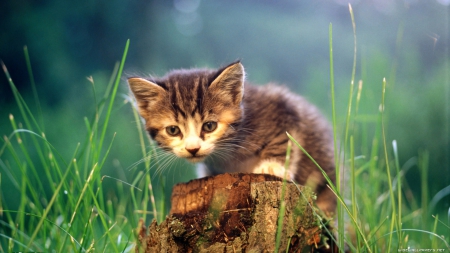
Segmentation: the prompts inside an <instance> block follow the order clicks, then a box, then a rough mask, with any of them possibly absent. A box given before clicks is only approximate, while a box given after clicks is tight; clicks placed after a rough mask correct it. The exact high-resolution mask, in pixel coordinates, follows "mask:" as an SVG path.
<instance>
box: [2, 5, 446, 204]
mask: <svg viewBox="0 0 450 253" xmlns="http://www.w3.org/2000/svg"><path fill="white" fill-rule="evenodd" d="M350 3H351V5H352V8H353V11H354V16H355V21H356V36H357V63H356V81H359V80H362V81H363V93H362V97H361V103H360V108H359V111H358V113H359V114H360V115H361V117H360V120H366V121H368V122H370V121H373V122H376V120H377V117H376V115H377V112H378V109H379V104H380V101H381V87H382V80H383V78H386V80H387V83H388V91H387V98H386V100H387V104H386V115H387V121H386V130H387V139H388V144H389V145H390V143H391V141H392V140H396V141H397V143H398V150H399V158H400V165H401V166H407V167H408V170H407V174H406V178H407V181H408V184H409V185H410V186H412V187H413V189H414V190H415V191H416V193H417V194H419V192H420V191H419V189H420V186H421V184H420V179H419V175H420V171H419V170H418V166H417V159H416V158H417V156H418V154H419V153H420V152H425V151H426V152H429V154H430V159H429V170H430V171H429V173H430V175H429V187H430V189H429V192H430V194H431V196H433V195H434V194H436V193H437V192H438V191H439V190H441V189H443V188H444V187H446V186H448V185H449V184H450V162H449V156H450V135H449V131H450V102H449V101H450V66H449V58H450V53H449V42H450V41H449V29H450V26H449V24H450V21H449V14H450V7H449V4H450V1H448V0H366V1H364V0H359V1H358V0H350ZM330 23H331V24H332V27H333V50H334V73H335V84H336V98H337V100H336V101H337V113H338V127H339V131H338V132H339V134H340V135H342V133H343V129H344V123H345V115H346V112H345V108H346V106H347V101H348V94H349V87H350V80H351V73H352V64H353V50H354V43H353V29H352V23H351V18H350V13H349V7H348V2H347V1H342V0H334V1H333V0H315V1H294V0H282V1H272V0H248V1H237V0H227V1H212V0H208V1H201V0H174V1H137V0H129V1H120V0H108V1H105V0H100V1H87V2H85V1H57V0H40V1H30V0H28V1H27V0H24V1H15V0H3V1H0V59H1V60H2V61H3V63H4V64H5V65H6V67H7V68H8V70H9V72H10V73H11V76H12V78H13V80H14V82H15V84H16V86H17V87H18V89H19V91H20V92H21V94H22V95H23V96H24V97H25V98H26V99H27V101H29V104H30V105H32V108H33V110H35V109H36V106H34V105H35V102H34V100H33V94H32V89H31V86H30V79H29V75H28V72H27V66H26V62H25V57H24V46H27V48H28V51H29V53H30V57H31V65H32V68H33V72H34V78H35V81H36V84H37V92H38V96H39V100H40V106H41V107H42V112H43V118H44V124H45V133H46V136H47V138H48V140H49V141H50V142H51V143H52V144H53V145H54V146H55V147H56V148H57V149H58V150H59V152H61V153H62V154H63V156H65V157H67V158H70V157H71V155H72V153H73V151H74V150H75V147H76V145H77V143H79V142H83V141H84V140H85V139H84V138H85V134H86V127H85V125H84V121H83V118H84V117H92V115H93V114H94V113H95V99H94V92H93V88H92V86H93V85H92V83H91V82H90V81H88V79H87V77H92V78H93V80H94V87H95V92H96V93H97V95H98V94H103V93H102V92H103V91H104V90H105V88H106V85H107V83H108V80H109V78H110V75H111V73H112V71H113V68H114V65H115V64H116V62H117V61H119V60H120V58H121V56H122V53H123V50H124V47H125V43H126V41H127V39H130V48H129V52H128V57H127V60H126V64H125V72H124V74H125V75H163V74H164V73H165V72H167V71H169V70H171V69H177V68H189V67H219V66H222V65H225V64H228V63H230V62H232V61H234V60H236V59H241V60H242V62H243V64H244V66H245V68H246V71H247V77H248V79H249V80H250V81H252V82H254V83H260V84H264V83H267V82H271V81H274V82H278V83H282V84H286V85H288V86H289V87H290V88H291V89H292V90H293V91H295V92H297V93H300V94H302V95H304V96H305V97H307V98H308V99H309V100H310V101H312V102H313V103H315V104H317V105H318V106H319V107H320V108H321V109H322V111H323V112H324V114H325V115H326V116H327V117H328V118H329V119H331V98H330V70H329V69H330V67H329V65H330V60H329V46H328V45H329V25H330ZM1 75H3V74H1ZM119 92H120V95H119V99H117V103H116V106H115V109H114V111H113V117H112V120H113V122H112V124H111V127H110V128H109V131H110V136H112V135H113V133H115V132H116V133H117V136H116V139H115V141H114V145H113V148H112V150H111V153H110V155H109V158H108V161H107V165H105V166H104V168H103V170H102V173H103V174H105V175H110V176H113V177H117V178H120V179H122V180H125V181H128V182H130V181H131V180H132V175H134V171H130V169H129V168H130V166H132V165H133V164H134V163H136V162H138V161H139V160H140V159H141V158H142V154H141V152H140V147H139V141H138V137H137V133H136V127H135V124H136V122H135V120H134V118H133V116H132V110H131V107H130V104H129V103H128V104H127V103H125V102H124V101H125V100H126V96H127V95H128V89H127V86H126V82H125V79H124V80H123V82H122V84H121V87H120V90H119ZM9 114H18V108H17V105H16V103H15V101H14V98H13V95H12V92H11V89H10V87H9V85H8V83H7V79H6V78H5V76H4V75H3V78H1V77H0V134H1V135H2V136H3V135H9V134H10V133H11V132H12V127H11V126H10V123H9V120H8V117H9ZM374 115H375V119H374ZM369 130H370V128H369ZM364 134H366V135H367V136H366V137H367V138H368V139H369V140H370V138H372V136H373V132H372V131H371V130H370V131H368V132H365V133H364V132H361V135H364ZM363 137H364V136H362V138H363ZM369 149H370V147H368V146H366V147H363V146H361V147H357V149H356V155H361V154H367V153H368V151H369ZM4 159H6V158H4ZM0 162H4V161H0ZM181 167H182V168H172V169H169V170H167V173H165V174H164V175H165V177H164V178H163V177H161V174H160V176H157V177H155V184H156V185H161V184H163V183H162V182H164V184H166V185H169V186H170V185H171V184H173V183H177V182H179V181H186V180H188V179H190V178H192V177H193V176H194V175H193V170H192V168H190V167H189V166H184V165H183V166H181ZM135 169H137V170H139V169H141V168H139V166H138V168H135ZM0 173H2V170H1V168H0ZM150 173H152V172H150ZM368 184H370V182H368ZM114 185H115V184H114V183H112V184H111V185H108V182H107V181H105V187H106V188H108V187H111V188H113V187H114ZM157 188H160V187H157ZM167 188H168V189H169V190H170V187H167ZM5 189H8V179H7V177H2V190H3V191H5ZM4 195H5V198H6V200H5V201H8V203H9V204H8V206H9V207H10V208H11V209H14V208H13V207H14V203H15V202H16V201H18V200H17V198H15V196H16V195H15V193H14V192H9V193H7V194H4ZM449 205H450V198H448V197H447V198H446V199H445V200H443V201H441V202H440V203H439V206H440V208H443V209H445V210H447V209H448V207H449Z"/></svg>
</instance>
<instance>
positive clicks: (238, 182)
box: [136, 173, 330, 252]
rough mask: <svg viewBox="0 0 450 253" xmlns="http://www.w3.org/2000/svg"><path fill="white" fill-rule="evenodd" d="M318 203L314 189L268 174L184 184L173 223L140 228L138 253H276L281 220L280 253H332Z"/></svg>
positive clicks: (219, 177) (176, 192) (223, 176)
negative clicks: (322, 224) (283, 180)
mask: <svg viewBox="0 0 450 253" xmlns="http://www.w3.org/2000/svg"><path fill="white" fill-rule="evenodd" d="M283 194H284V198H283V200H284V201H281V200H282V195H283ZM314 199H315V195H314V193H313V192H312V191H311V190H310V189H309V188H307V187H303V186H299V185H295V184H293V183H283V182H282V180H281V179H280V178H278V177H275V176H271V175H264V174H244V173H236V174H221V175H217V176H211V177H206V178H201V179H196V180H192V181H190V182H188V183H181V184H178V185H176V186H175V187H174V188H173V192H172V198H171V202H172V209H171V210H170V214H169V216H168V217H167V219H166V220H165V221H163V222H162V223H161V224H159V225H158V224H157V223H156V221H153V222H152V223H151V225H150V227H149V228H148V229H147V228H146V226H145V225H144V224H142V223H141V224H140V228H139V231H138V242H137V245H136V252H275V249H276V240H277V239H276V238H277V228H278V218H279V216H280V214H281V215H284V217H283V223H282V229H281V233H280V239H279V241H280V243H279V251H280V252H305V251H306V252H314V251H317V250H319V251H322V252H326V251H329V250H330V249H328V250H327V247H326V245H327V244H328V243H329V242H327V241H326V240H324V238H326V236H324V233H325V231H323V226H321V222H323V220H325V218H324V217H321V216H320V215H318V214H317V213H318V212H319V211H318V209H317V208H315V207H314V205H313V202H314ZM281 206H284V207H285V208H284V211H283V208H281ZM280 209H281V212H280Z"/></svg>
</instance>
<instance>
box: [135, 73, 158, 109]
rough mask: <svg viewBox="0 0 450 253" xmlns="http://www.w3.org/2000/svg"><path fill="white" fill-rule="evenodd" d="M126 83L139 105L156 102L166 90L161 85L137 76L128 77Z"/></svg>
mask: <svg viewBox="0 0 450 253" xmlns="http://www.w3.org/2000/svg"><path fill="white" fill-rule="evenodd" d="M128 85H129V86H130V89H131V91H132V92H133V94H134V97H135V98H136V101H137V103H138V105H139V107H143V106H148V105H149V104H151V103H152V102H156V101H157V100H158V98H160V97H162V95H163V94H164V93H165V92H166V91H165V90H164V89H163V88H162V87H161V86H159V85H158V84H156V83H153V82H151V81H149V80H146V79H144V78H139V77H131V78H128Z"/></svg>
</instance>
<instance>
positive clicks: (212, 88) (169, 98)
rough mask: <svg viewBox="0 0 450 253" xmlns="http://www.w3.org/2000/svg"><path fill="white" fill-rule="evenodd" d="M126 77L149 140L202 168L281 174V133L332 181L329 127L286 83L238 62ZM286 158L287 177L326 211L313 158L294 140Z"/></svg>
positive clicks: (327, 195) (330, 198)
mask: <svg viewBox="0 0 450 253" xmlns="http://www.w3.org/2000/svg"><path fill="white" fill-rule="evenodd" d="M128 83H129V85H130V88H131V91H132V92H133V94H134V96H135V98H136V101H137V106H138V109H139V113H140V115H141V116H142V118H143V119H144V120H145V127H146V129H147V131H148V133H149V134H150V136H151V137H152V139H153V140H154V141H156V142H157V143H158V145H159V146H160V147H161V148H162V149H163V150H166V151H168V152H172V153H174V154H175V155H176V156H178V157H181V158H185V159H187V160H188V161H190V162H194V163H198V162H201V164H202V166H199V169H202V170H204V171H203V175H215V174H220V173H225V172H252V173H269V174H273V175H276V176H280V177H284V175H285V168H284V166H285V159H286V148H287V145H288V141H289V138H288V137H287V135H286V132H288V133H289V134H291V135H292V136H293V137H294V138H295V140H297V141H298V142H299V143H300V144H301V145H302V146H303V147H304V148H305V150H306V151H307V152H308V153H309V154H310V155H311V156H312V157H313V158H314V159H315V160H316V162H317V163H318V164H319V165H320V166H321V167H322V168H323V169H324V170H325V171H326V172H327V173H328V176H329V177H330V178H331V179H332V180H333V181H334V180H335V170H334V158H333V143H332V141H333V139H332V135H331V130H330V126H329V124H328V122H327V121H326V120H325V118H324V117H323V116H322V115H321V113H320V112H319V110H318V109H317V108H316V107H315V106H313V105H312V104H310V103H309V102H307V101H306V100H305V99H304V98H302V97H301V96H298V95H295V94H293V93H292V92H290V91H289V90H288V89H287V88H284V87H280V86H276V85H271V84H269V85H266V86H252V85H251V84H249V83H247V82H246V81H245V72H244V68H243V66H242V64H241V63H240V62H235V63H232V64H230V65H228V66H226V67H224V68H220V69H218V70H209V69H189V70H175V71H171V72H169V73H168V74H167V75H166V76H164V77H162V78H154V79H144V78H139V77H132V78H129V79H128ZM214 122H215V123H214ZM214 126H216V127H214ZM177 129H178V130H177ZM210 130H212V131H210ZM290 159H291V160H290V165H289V170H288V173H287V174H288V175H289V177H290V178H291V179H293V180H295V181H296V182H298V183H299V184H303V185H308V186H310V187H312V188H313V189H314V190H315V191H316V192H317V194H318V199H317V205H318V206H319V208H321V209H322V210H324V211H326V212H334V210H335V206H336V199H335V196H334V194H333V193H332V192H331V191H330V189H328V187H327V186H326V181H325V179H324V177H323V175H322V174H321V172H320V170H319V169H318V168H317V167H316V165H314V163H313V162H312V161H311V160H310V159H309V158H308V157H307V156H306V155H305V154H304V153H303V152H302V151H301V150H300V149H299V148H297V147H293V148H292V151H291V156H290ZM201 174H202V173H201Z"/></svg>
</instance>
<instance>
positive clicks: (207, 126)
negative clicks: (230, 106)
mask: <svg viewBox="0 0 450 253" xmlns="http://www.w3.org/2000/svg"><path fill="white" fill-rule="evenodd" d="M216 128H217V122H214V121H208V122H205V123H204V124H203V126H202V130H203V131H205V132H212V131H214V130H216Z"/></svg>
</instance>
